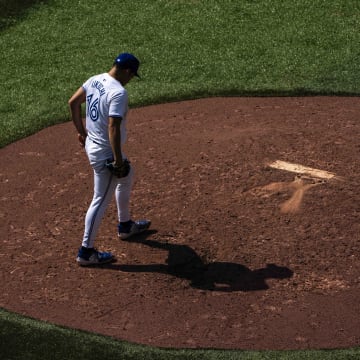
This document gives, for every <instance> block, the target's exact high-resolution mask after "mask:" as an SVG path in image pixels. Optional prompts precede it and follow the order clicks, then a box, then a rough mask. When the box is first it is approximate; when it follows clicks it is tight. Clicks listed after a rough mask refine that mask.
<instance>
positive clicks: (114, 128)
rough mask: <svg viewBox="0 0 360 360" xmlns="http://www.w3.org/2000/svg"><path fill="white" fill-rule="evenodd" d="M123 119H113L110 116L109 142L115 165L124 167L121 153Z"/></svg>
mask: <svg viewBox="0 0 360 360" xmlns="http://www.w3.org/2000/svg"><path fill="white" fill-rule="evenodd" d="M121 120H122V118H121V117H113V116H109V125H108V131H109V141H110V145H111V149H112V153H113V156H114V163H115V165H116V166H121V165H122V161H123V158H122V153H121V130H120V123H121Z"/></svg>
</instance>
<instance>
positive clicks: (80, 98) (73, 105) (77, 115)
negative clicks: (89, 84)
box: [68, 87, 87, 147]
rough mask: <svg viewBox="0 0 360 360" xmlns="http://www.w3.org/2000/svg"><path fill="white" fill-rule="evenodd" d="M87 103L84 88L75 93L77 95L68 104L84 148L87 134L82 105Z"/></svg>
mask: <svg viewBox="0 0 360 360" xmlns="http://www.w3.org/2000/svg"><path fill="white" fill-rule="evenodd" d="M85 101H86V92H85V90H84V89H83V87H80V88H79V89H78V90H76V91H75V93H74V94H73V96H72V97H71V98H70V100H69V102H68V104H69V107H70V113H71V119H72V121H73V123H74V125H75V128H76V130H77V132H78V139H79V142H80V144H81V145H82V146H83V147H84V146H85V139H86V136H87V134H86V130H85V127H84V124H83V120H82V114H81V104H82V103H84V102H85Z"/></svg>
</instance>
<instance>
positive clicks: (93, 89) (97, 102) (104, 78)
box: [82, 73, 128, 150]
mask: <svg viewBox="0 0 360 360" xmlns="http://www.w3.org/2000/svg"><path fill="white" fill-rule="evenodd" d="M82 87H83V89H84V90H85V92H86V130H87V133H88V137H89V139H90V140H91V141H93V142H94V143H95V144H98V145H101V146H102V147H104V148H110V149H111V145H110V141H109V131H108V123H109V116H112V117H115V118H116V117H121V118H122V121H121V127H120V131H121V145H123V144H124V143H125V141H126V115H127V112H128V94H127V91H126V89H125V88H124V87H123V86H122V85H121V83H120V82H119V81H117V80H116V79H114V78H113V77H112V76H110V75H109V74H108V73H104V74H99V75H95V76H93V77H91V78H90V79H88V80H87V81H86V82H85V83H84V84H83V85H82ZM110 149H107V150H110Z"/></svg>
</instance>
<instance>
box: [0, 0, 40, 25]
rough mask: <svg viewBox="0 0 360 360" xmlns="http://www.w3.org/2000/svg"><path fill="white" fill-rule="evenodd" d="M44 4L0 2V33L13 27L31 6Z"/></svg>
mask: <svg viewBox="0 0 360 360" xmlns="http://www.w3.org/2000/svg"><path fill="white" fill-rule="evenodd" d="M46 2H47V1H44V0H0V31H2V30H5V29H6V28H8V27H10V26H12V25H14V24H15V23H16V22H17V21H19V20H20V19H21V18H22V17H23V16H25V15H26V12H27V11H28V9H29V8H31V7H32V6H34V5H36V4H40V3H46Z"/></svg>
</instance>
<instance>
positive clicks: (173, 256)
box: [106, 236, 293, 292]
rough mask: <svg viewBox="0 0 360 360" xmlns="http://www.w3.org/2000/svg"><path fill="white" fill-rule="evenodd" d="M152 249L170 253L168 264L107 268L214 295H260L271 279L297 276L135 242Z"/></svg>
mask: <svg viewBox="0 0 360 360" xmlns="http://www.w3.org/2000/svg"><path fill="white" fill-rule="evenodd" d="M131 242H133V243H138V244H143V245H146V246H150V247H152V248H157V249H161V250H165V251H167V252H168V257H167V260H166V264H148V265H129V264H128V265H126V264H124V265H123V264H116V263H115V264H109V265H107V266H106V268H112V269H114V270H121V271H126V272H158V273H163V274H169V275H172V276H175V277H178V278H181V279H186V280H188V281H189V285H190V286H191V287H193V288H197V289H202V290H211V291H222V292H232V291H256V290H267V289H269V286H268V284H267V283H266V280H267V279H271V278H272V279H286V278H290V277H292V275H293V271H292V270H290V269H289V268H287V267H282V266H277V265H274V264H267V265H266V267H264V268H261V269H256V270H250V269H249V268H247V267H246V266H244V265H241V264H236V263H232V262H210V263H206V262H204V261H203V260H202V259H201V257H200V256H199V255H198V254H197V253H196V252H195V251H194V250H193V249H192V248H191V247H189V246H187V245H176V244H170V243H164V242H160V241H156V240H146V237H145V236H142V237H141V238H139V237H138V238H137V239H136V240H131Z"/></svg>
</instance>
